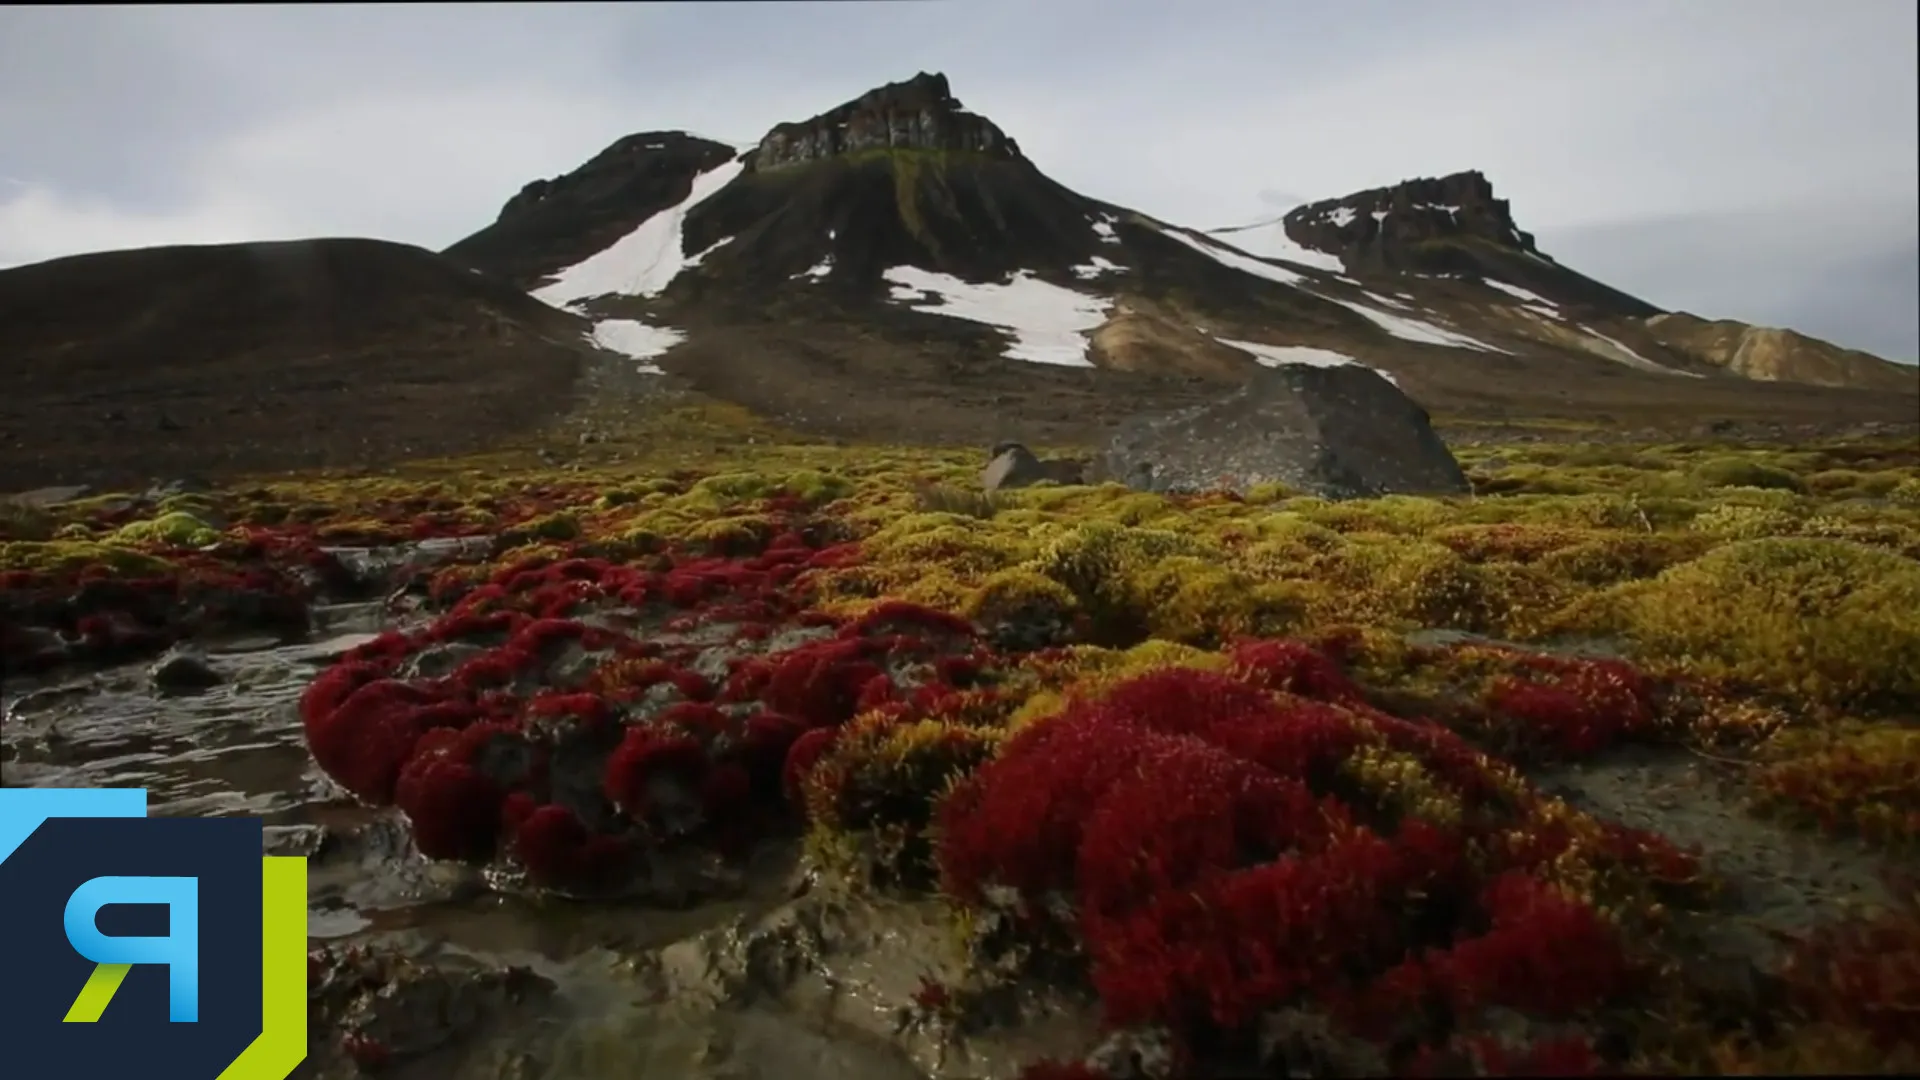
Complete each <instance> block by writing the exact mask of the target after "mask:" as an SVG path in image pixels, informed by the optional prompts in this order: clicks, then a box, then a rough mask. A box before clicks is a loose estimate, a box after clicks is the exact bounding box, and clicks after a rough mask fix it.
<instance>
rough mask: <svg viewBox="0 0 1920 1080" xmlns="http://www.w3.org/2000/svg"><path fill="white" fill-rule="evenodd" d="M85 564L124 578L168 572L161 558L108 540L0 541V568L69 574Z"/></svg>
mask: <svg viewBox="0 0 1920 1080" xmlns="http://www.w3.org/2000/svg"><path fill="white" fill-rule="evenodd" d="M88 566H104V567H106V568H107V569H109V570H111V571H113V572H114V573H117V574H121V575H124V576H127V577H147V576H158V575H162V574H165V573H166V572H167V571H168V565H167V562H166V560H164V559H160V558H157V557H155V556H153V555H149V554H147V553H146V552H144V551H138V550H135V549H133V548H128V547H121V546H118V545H116V544H111V543H89V542H85V541H67V540H56V541H52V542H39V541H29V540H20V541H10V542H7V543H0V570H25V571H30V572H34V573H72V572H74V571H77V570H82V569H85V568H86V567H88Z"/></svg>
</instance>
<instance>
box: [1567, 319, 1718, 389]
mask: <svg viewBox="0 0 1920 1080" xmlns="http://www.w3.org/2000/svg"><path fill="white" fill-rule="evenodd" d="M1580 329H1581V330H1583V331H1585V332H1586V335H1587V337H1588V339H1589V340H1590V341H1591V342H1592V344H1591V345H1589V346H1588V347H1587V351H1588V352H1590V353H1593V354H1594V355H1596V356H1604V357H1606V358H1607V359H1609V360H1617V361H1619V362H1620V363H1622V364H1625V365H1627V366H1628V367H1634V368H1639V369H1640V370H1641V371H1655V372H1659V373H1660V374H1662V375H1689V376H1692V377H1693V378H1696V379H1699V378H1704V377H1705V376H1703V375H1700V374H1698V373H1696V372H1692V371H1679V370H1676V369H1674V368H1670V367H1668V366H1666V365H1665V364H1661V363H1657V362H1655V361H1653V360H1649V359H1647V358H1646V357H1644V356H1641V355H1640V354H1639V353H1637V352H1634V351H1633V350H1632V349H1630V348H1628V347H1627V346H1626V343H1625V342H1621V341H1615V340H1614V339H1613V338H1610V337H1608V336H1607V335H1605V334H1603V333H1601V332H1600V331H1598V330H1595V329H1593V328H1592V327H1588V326H1583V327H1581V328H1580Z"/></svg>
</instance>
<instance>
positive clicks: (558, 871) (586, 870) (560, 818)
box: [514, 803, 632, 889]
mask: <svg viewBox="0 0 1920 1080" xmlns="http://www.w3.org/2000/svg"><path fill="white" fill-rule="evenodd" d="M514 850H515V852H516V853H517V854H518V855H519V856H520V862H521V865H523V866H525V867H526V870H527V877H528V878H529V879H530V880H532V881H533V882H534V883H535V884H537V885H545V886H548V887H550V888H559V889H570V888H594V887H604V886H606V885H609V884H612V883H616V882H618V881H619V880H620V879H621V877H622V876H623V874H624V873H625V871H626V869H627V867H628V865H629V863H630V860H631V857H632V849H631V847H630V846H629V845H628V844H627V842H626V841H625V840H624V839H623V838H620V837H615V836H596V835H594V834H593V833H591V832H589V831H588V829H587V827H586V825H585V823H583V822H582V821H581V820H580V818H579V816H578V815H576V814H575V813H574V812H573V811H571V810H569V809H567V808H566V807H564V806H559V805H557V804H553V803H549V804H547V805H545V806H541V807H538V808H537V809H535V810H534V811H533V812H532V813H531V814H529V815H527V818H526V820H525V821H523V822H522V823H521V825H520V827H519V829H518V830H516V832H515V834H514Z"/></svg>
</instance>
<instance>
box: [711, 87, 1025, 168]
mask: <svg viewBox="0 0 1920 1080" xmlns="http://www.w3.org/2000/svg"><path fill="white" fill-rule="evenodd" d="M887 149H912V150H953V151H964V152H971V153H977V154H985V155H989V156H992V157H1000V158H1007V159H1014V158H1018V157H1019V156H1020V148H1019V147H1018V146H1017V145H1016V144H1015V143H1014V141H1013V140H1012V139H1010V138H1008V137H1007V136H1006V134H1005V133H1004V132H1002V131H1001V130H1000V129H999V128H998V127H996V126H994V123H993V121H991V120H988V119H987V118H986V117H984V116H980V115H978V114H977V113H970V112H968V111H966V109H965V108H964V107H962V106H961V104H960V101H959V99H957V98H955V97H954V96H953V92H952V89H951V88H950V87H949V86H948V85H947V77H946V76H945V75H941V74H938V73H935V74H928V73H926V72H924V71H923V72H921V73H920V74H918V75H915V76H914V77H913V78H911V79H908V80H906V81H904V82H897V83H888V84H887V85H885V86H882V87H880V88H879V89H876V90H869V91H867V92H866V93H864V94H862V95H860V96H859V97H857V98H854V99H853V100H852V101H849V102H847V103H846V104H844V105H841V106H839V107H838V108H835V109H830V110H828V111H826V112H823V113H821V114H820V115H818V116H816V117H814V118H812V119H811V120H802V121H799V122H797V123H787V124H779V125H776V126H775V127H774V128H773V130H771V131H769V132H767V134H766V137H765V138H763V139H761V140H760V145H759V146H758V147H756V148H755V149H754V150H753V151H752V152H751V153H750V154H749V156H748V159H747V163H748V168H750V169H753V170H755V171H762V172H764V171H766V170H769V169H777V168H781V167H783V166H788V165H801V164H805V163H807V162H810V161H820V160H823V159H826V158H832V157H838V156H840V155H843V154H855V153H859V152H861V151H865V150H887Z"/></svg>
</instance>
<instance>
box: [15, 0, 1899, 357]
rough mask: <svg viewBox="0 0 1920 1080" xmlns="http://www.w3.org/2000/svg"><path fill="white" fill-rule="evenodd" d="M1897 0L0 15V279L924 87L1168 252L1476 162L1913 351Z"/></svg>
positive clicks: (373, 212) (1781, 300) (457, 200)
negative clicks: (52, 263)
mask: <svg viewBox="0 0 1920 1080" xmlns="http://www.w3.org/2000/svg"><path fill="white" fill-rule="evenodd" d="M1915 11H1916V5H1915V4H1914V3H1913V0H1592V2H1579V3H1574V2H1564V0H1555V2H1544V0H1452V2H1447V3H1428V2H1424V0H1188V2H1186V3H1174V2H1172V0H1159V2H1152V3H1149V2H1138V0H1007V2H1004V3H1001V2H995V0H946V2H924V3H839V4H820V3H792V4H772V3H765V4H729V3H701V4H684V5H680V4H674V5H667V4H660V5H639V4H620V5H614V4H606V5H565V4H541V5H538V6H527V7H521V6H516V5H505V4H499V5H496V4H489V5H475V6H463V5H456V4H443V5H424V6H410V5H390V6H381V7H378V8H358V7H354V6H350V5H331V6H329V5H312V6H294V7H270V6H251V7H249V6H235V7H178V8H168V7H138V8H112V7H77V6H76V7H54V8H30V7H0V266H8V265H16V264H20V263H26V262H34V261H38V260H41V259H47V258H53V257H57V256H60V255H67V254H73V253H77V252H82V251H91V250H99V249H105V248H117V247H135V246H142V245H149V244H163V243H192V242H207V243H212V242H227V241H238V240H250V239H275V238H287V237H298V236H315V235H339V234H357V235H364V236H377V237H385V238H388V239H393V240H403V241H407V242H411V243H416V244H420V245H423V246H426V247H430V248H440V247H444V246H446V245H448V244H450V243H452V242H453V241H455V240H457V239H459V238H460V237H462V236H464V235H466V234H468V233H470V232H473V231H474V230H476V229H478V228H480V227H482V226H484V225H486V224H487V223H488V222H490V221H491V220H492V219H493V217H494V215H495V214H496V213H497V212H498V209H499V206H500V204H501V203H502V202H503V201H505V199H506V198H507V197H508V196H509V195H511V194H513V193H514V192H515V191H517V190H518V189H519V188H520V186H521V185H522V184H524V183H525V182H526V181H528V180H531V179H533V178H535V177H540V176H551V175H555V174H558V173H561V172H565V171H567V170H569V169H571V168H573V167H575V166H576V165H578V164H580V163H581V162H582V161H584V160H585V159H586V158H588V157H590V156H591V155H592V154H593V153H595V152H596V151H598V150H599V149H601V148H602V147H604V146H605V145H606V144H607V143H610V142H612V141H613V140H614V139H616V138H618V137H619V136H621V135H624V134H627V133H629V132H634V131H645V130H658V129H673V128H681V129H687V130H691V131H695V132H699V133H702V134H707V135H711V136H714V137H718V138H724V139H728V140H731V141H740V142H746V141H751V140H755V139H757V138H758V137H759V136H760V135H761V134H762V133H763V132H764V131H765V129H766V128H768V127H769V126H771V125H772V124H774V123H776V122H779V121H782V120H791V119H801V118H803V117H805V116H807V115H810V114H812V113H816V112H820V111H822V110H824V109H827V108H830V107H832V106H834V105H836V104H839V103H840V102H841V101H844V100H845V99H847V98H849V97H852V96H854V95H856V94H858V93H860V92H861V91H863V90H866V89H868V88H870V87H872V86H875V85H878V84H880V83H883V82H890V81H894V80H898V79H902V78H906V77H908V76H910V75H912V74H913V73H915V72H916V71H920V70H927V71H944V72H946V73H947V75H948V77H949V78H950V79H951V81H952V83H953V88H954V92H955V94H956V95H957V96H958V97H960V98H961V100H962V101H964V102H966V104H967V105H968V106H969V107H970V108H972V109H974V110H976V111H979V112H982V113H985V114H986V115H988V116H990V117H992V118H993V119H994V120H995V121H996V122H998V123H999V125H1000V126H1001V127H1002V128H1004V129H1005V130H1006V131H1007V132H1008V133H1009V134H1010V135H1012V136H1013V137H1014V138H1016V139H1017V140H1019V142H1020V144H1021V146H1022V148H1023V149H1024V150H1025V151H1026V152H1027V154H1028V156H1030V157H1031V158H1033V159H1034V161H1035V162H1036V163H1038V164H1039V166H1040V167H1041V168H1042V169H1043V170H1045V171H1046V172H1047V173H1049V174H1050V175H1052V176H1053V177H1054V178H1055V179H1057V180H1059V181H1061V182H1062V183H1064V184H1066V185H1068V186H1069V187H1072V188H1075V189H1077V190H1079V191H1081V192H1083V193H1085V194H1088V195H1092V196H1095V197H1098V198H1102V199H1105V200H1108V201H1111V202H1116V203H1121V204H1123V205H1128V206H1132V207H1134V208H1136V209H1139V210H1142V211H1145V212H1147V213H1150V214H1153V215H1154V216H1157V217H1162V218H1166V219H1169V220H1173V221H1177V222H1180V223H1182V224H1190V225H1196V226H1219V225H1231V224H1240V223H1243V222H1246V221H1250V220H1254V219H1257V218H1261V217H1266V216H1272V215H1273V214H1274V213H1276V212H1277V211H1279V210H1283V209H1285V208H1287V207H1288V206H1290V205H1292V204H1293V203H1294V202H1295V201H1298V200H1301V199H1306V198H1318V197H1325V196H1331V195H1338V194H1343V193H1345V192H1348V191H1351V190H1354V189H1357V188H1363V187H1372V186H1378V185H1381V184H1385V183H1391V182H1393V181H1395V180H1399V179H1403V178H1406V177H1410V176H1422V175H1439V174H1442V173H1446V172H1452V171H1456V170H1459V169H1467V168H1478V169H1481V170H1483V171H1485V172H1486V173H1487V174H1488V175H1489V176H1490V177H1491V178H1492V180H1493V183H1494V187H1495V190H1496V192H1497V193H1499V194H1500V195H1502V196H1504V197H1507V198H1509V199H1511V200H1512V202H1513V206H1514V212H1515V216H1516V217H1517V218H1518V219H1519V222H1520V225H1521V227H1522V228H1525V229H1528V230H1531V231H1533V232H1534V233H1535V234H1536V235H1537V236H1538V238H1539V241H1540V245H1541V247H1542V248H1543V249H1544V250H1546V251H1547V252H1548V253H1550V254H1552V255H1554V256H1555V257H1556V258H1559V259H1560V260H1561V261H1562V262H1565V263H1567V264H1568V265H1570V266H1573V267H1574V268H1576V269H1579V270H1582V271H1584V272H1586V273H1588V274H1591V275H1592V276H1595V277H1599V278H1601V279H1603V280H1606V281H1608V282H1609V283H1611V284H1615V285H1618V286H1621V287H1623V288H1625V289H1627V290H1628V291H1631V292H1634V293H1637V294H1639V295H1641V296H1643V297H1645V298H1646V299H1648V300H1650V301H1652V302H1654V303H1656V304H1659V305H1661V306H1663V307H1673V308H1684V309H1687V310H1691V311H1695V312H1696V313H1699V314H1702V315H1708V316H1720V317H1730V318H1739V319H1744V320H1747V321H1753V322H1760V323H1764V324H1772V325H1791V326H1794V327H1796V328H1798V329H1802V330H1804V331H1807V332H1809V333H1814V334H1817V335H1820V336H1823V337H1828V338H1831V339H1833V340H1836V341H1839V342H1841V343H1843V344H1847V345H1852V346H1855V347H1859V348H1865V349H1868V350H1871V351H1874V352H1877V353H1880V354H1881V355H1886V356H1892V357H1897V358H1901V359H1912V358H1914V357H1915V356H1916V355H1920V314H1917V309H1916V295H1920V271H1917V270H1916V267H1917V266H1920V210H1917V209H1916V207H1917V206H1920V137H1917V136H1916V131H1917V130H1920V112H1917V110H1916V89H1915V87H1916V83H1917V82H1920V71H1917V70H1916V59H1915V44H1914V43H1915V36H1916V18H1915Z"/></svg>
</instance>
